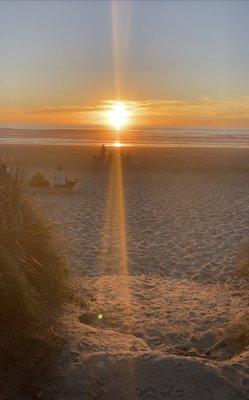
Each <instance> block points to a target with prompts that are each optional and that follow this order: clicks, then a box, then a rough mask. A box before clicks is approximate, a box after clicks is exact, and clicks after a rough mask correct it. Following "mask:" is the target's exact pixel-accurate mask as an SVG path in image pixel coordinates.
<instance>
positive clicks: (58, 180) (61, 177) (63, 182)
mask: <svg viewBox="0 0 249 400" xmlns="http://www.w3.org/2000/svg"><path fill="white" fill-rule="evenodd" d="M76 183H78V179H73V180H69V179H68V178H67V174H66V172H65V171H63V169H62V168H61V166H60V165H58V167H57V169H56V171H55V186H56V187H69V188H73V187H74V185H76Z"/></svg>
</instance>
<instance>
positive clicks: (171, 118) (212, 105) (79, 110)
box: [0, 97, 249, 127]
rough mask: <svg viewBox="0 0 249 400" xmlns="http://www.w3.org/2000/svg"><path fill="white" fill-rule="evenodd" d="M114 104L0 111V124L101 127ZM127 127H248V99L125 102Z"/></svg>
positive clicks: (103, 102)
mask: <svg viewBox="0 0 249 400" xmlns="http://www.w3.org/2000/svg"><path fill="white" fill-rule="evenodd" d="M114 103H115V101H114V100H104V101H102V102H100V103H96V104H94V103H93V104H90V105H73V106H64V107H55V106H48V107H41V108H34V107H33V108H29V109H23V110H13V109H6V108H0V122H1V123H4V122H10V123H13V122H15V123H18V122H21V123H39V124H41V123H44V124H46V123H52V124H62V125H63V124H72V125H84V124H90V125H91V124H92V125H103V124H105V123H106V113H107V112H108V111H109V110H110V109H111V108H112V107H113V104H114ZM125 103H126V106H127V109H128V110H129V111H130V125H131V126H135V125H165V126H207V127H208V126H224V127H249V98H242V99H212V98H208V97H203V98H200V99H197V100H193V101H178V100H159V99H148V100H127V101H125Z"/></svg>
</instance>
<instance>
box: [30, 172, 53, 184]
mask: <svg viewBox="0 0 249 400" xmlns="http://www.w3.org/2000/svg"><path fill="white" fill-rule="evenodd" d="M29 186H32V187H49V181H47V180H46V179H45V177H44V175H42V174H41V172H37V173H36V174H35V175H34V176H33V178H32V179H31V181H30V182H29Z"/></svg>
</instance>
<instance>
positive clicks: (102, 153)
mask: <svg viewBox="0 0 249 400" xmlns="http://www.w3.org/2000/svg"><path fill="white" fill-rule="evenodd" d="M99 160H100V161H106V148H105V145H104V144H102V146H101V149H100V154H99Z"/></svg>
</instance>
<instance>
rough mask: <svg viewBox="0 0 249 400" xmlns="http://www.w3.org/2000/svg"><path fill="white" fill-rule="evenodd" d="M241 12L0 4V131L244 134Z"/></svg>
mask: <svg viewBox="0 0 249 400" xmlns="http://www.w3.org/2000/svg"><path fill="white" fill-rule="evenodd" d="M248 18H249V3H248V2H238V1H225V0H224V1H218V0H217V1H205V2H204V1H199V2H197V1H191V0H188V1H181V0H179V1H149V0H146V1H145V0H144V1H143V0H140V1H132V0H125V1H122V0H119V1H115V0H113V1H102V0H95V1H86V0H84V1H73V0H70V1H67V0H64V1H61V0H56V1H53V0H50V1H45V2H44V1H39V0H37V1H35V2H32V1H15V0H12V1H11V2H0V37H1V41H0V50H1V65H0V126H10V125H15V126H17V127H18V126H23V125H30V126H31V125H32V126H34V125H36V124H37V126H39V127H42V126H65V127H70V126H72V127H75V126H78V127H80V126H84V125H100V126H103V125H105V126H106V125H107V113H108V111H110V108H111V106H112V104H113V103H112V102H113V100H115V99H119V100H122V101H124V102H125V103H126V105H127V107H128V110H129V114H130V118H129V121H128V122H129V123H128V125H127V128H129V127H133V126H141V125H159V126H162V125H163V126H169V127H179V126H181V127H185V126H188V127H190V126H195V127H198V126H200V127H248V128H249V74H248V71H249V52H248V51H247V49H248V35H249V25H248Z"/></svg>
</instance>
